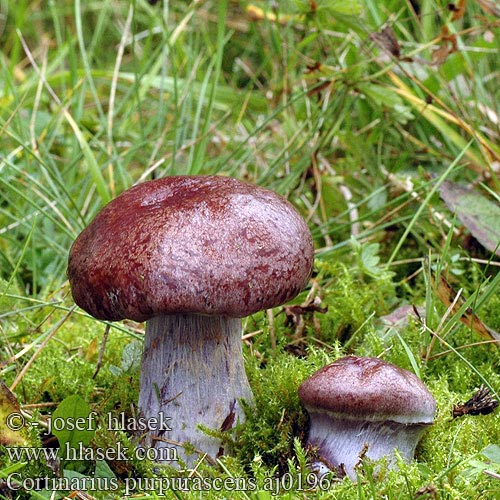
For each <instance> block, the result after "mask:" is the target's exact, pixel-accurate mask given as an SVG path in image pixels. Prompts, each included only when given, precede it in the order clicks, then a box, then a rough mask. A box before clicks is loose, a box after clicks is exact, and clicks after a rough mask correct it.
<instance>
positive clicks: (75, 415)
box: [52, 394, 95, 449]
mask: <svg viewBox="0 0 500 500" xmlns="http://www.w3.org/2000/svg"><path fill="white" fill-rule="evenodd" d="M89 415H90V406H89V405H88V404H87V403H86V402H85V401H84V400H83V399H82V398H81V397H80V396H78V395H76V394H75V395H73V396H68V397H67V398H66V399H64V400H63V401H62V402H61V403H60V404H59V406H58V407H57V409H56V411H54V413H53V414H52V424H53V425H52V433H53V434H54V436H56V437H57V440H58V441H59V446H60V448H61V449H62V448H64V447H65V445H66V443H68V446H69V447H70V448H76V447H77V446H78V444H80V443H82V445H87V444H88V443H90V441H91V440H92V438H93V437H94V433H95V429H94V428H93V427H92V425H90V422H89V419H88V417H89ZM56 424H57V425H56Z"/></svg>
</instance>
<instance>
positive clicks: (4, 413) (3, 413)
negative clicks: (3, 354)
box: [0, 380, 27, 446]
mask: <svg viewBox="0 0 500 500" xmlns="http://www.w3.org/2000/svg"><path fill="white" fill-rule="evenodd" d="M15 414H18V415H19V417H18V418H14V420H12V421H11V419H12V418H13V415H15ZM22 419H23V417H22V415H21V407H20V406H19V403H18V402H17V399H16V396H14V394H13V393H12V392H11V390H10V389H9V388H8V387H7V386H6V385H5V384H4V383H3V381H2V380H0V444H1V445H4V446H10V445H21V446H26V444H27V441H26V438H25V437H24V435H23V434H24V432H23V431H24V429H20V430H19V431H18V430H13V429H12V428H10V427H11V425H16V426H17V425H18V424H20V423H21V422H22ZM9 422H10V423H11V425H9Z"/></svg>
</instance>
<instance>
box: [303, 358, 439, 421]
mask: <svg viewBox="0 0 500 500" xmlns="http://www.w3.org/2000/svg"><path fill="white" fill-rule="evenodd" d="M299 397H300V399H301V401H302V403H303V404H304V405H305V406H306V407H307V409H308V411H311V412H319V411H327V412H329V413H331V414H334V415H336V416H338V417H341V418H344V419H359V420H361V419H362V420H370V421H382V420H384V421H393V422H398V423H404V424H431V423H432V422H433V421H434V415H435V413H436V402H435V400H434V398H433V396H432V394H431V393H430V392H429V390H428V389H427V387H425V385H424V384H423V383H422V381H421V380H420V379H419V378H418V377H417V376H416V375H414V374H413V373H411V372H409V371H407V370H403V369H402V368H400V367H398V366H396V365H393V364H392V363H387V362H386V361H383V360H381V359H378V358H369V357H357V356H346V357H344V358H340V359H338V360H336V361H335V362H333V363H331V364H329V365H327V366H324V367H323V368H321V369H320V370H319V371H317V372H316V373H314V374H313V375H312V376H311V377H309V378H308V379H307V380H305V381H304V382H303V383H302V384H301V385H300V387H299Z"/></svg>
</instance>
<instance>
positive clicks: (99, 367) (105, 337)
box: [92, 324, 111, 379]
mask: <svg viewBox="0 0 500 500" xmlns="http://www.w3.org/2000/svg"><path fill="white" fill-rule="evenodd" d="M110 329H111V325H109V324H108V325H106V329H105V330H104V335H103V336H102V342H101V347H100V349H99V357H98V358H97V366H96V369H95V372H94V375H92V378H93V379H95V378H96V377H97V374H98V373H99V370H100V369H101V365H102V358H103V357H104V350H105V349H106V342H107V341H108V335H109V330H110Z"/></svg>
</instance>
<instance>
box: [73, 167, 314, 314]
mask: <svg viewBox="0 0 500 500" xmlns="http://www.w3.org/2000/svg"><path fill="white" fill-rule="evenodd" d="M312 265H313V244H312V237H311V233H310V231H309V229H308V227H307V225H306V223H305V222H304V220H303V219H302V217H301V216H300V215H299V213H298V212H297V211H296V210H295V208H294V207H293V206H292V205H291V204H290V203H289V202H288V201H286V200H285V199H284V198H282V197H281V196H279V195H277V194H276V193H274V192H272V191H269V190H267V189H264V188H261V187H258V186H254V185H251V184H248V183H245V182H241V181H238V180H236V179H232V178H229V177H220V176H173V177H165V178H162V179H157V180H154V181H149V182H144V183H142V184H138V185H136V186H134V187H132V188H131V189H129V190H127V191H125V192H123V193H122V194H121V195H119V196H118V197H117V198H115V199H114V200H112V201H111V202H110V203H109V204H108V205H106V206H105V207H104V208H103V209H102V210H101V212H100V213H99V214H98V215H97V216H96V217H95V219H94V220H93V221H92V222H91V223H90V224H89V225H88V226H87V228H86V229H84V230H83V231H82V233H81V234H80V235H79V236H78V238H77V239H76V240H75V242H74V243H73V246H72V247H71V250H70V254H69V262H68V278H69V282H70V285H71V290H72V294H73V298H74V300H75V302H76V303H77V304H78V305H79V306H80V307H81V308H82V309H84V310H85V311H87V312H88V313H89V314H91V315H92V316H94V317H95V318H98V319H105V320H110V321H116V320H120V319H124V318H128V319H132V320H135V321H146V320H148V319H149V318H151V317H153V316H157V315H162V314H206V315H223V316H229V317H243V316H247V315H249V314H252V313H254V312H256V311H259V310H261V309H267V308H271V307H275V306H277V305H279V304H282V303H284V302H287V301H288V300H290V299H292V298H293V297H295V296H296V295H297V294H298V293H299V292H300V291H301V290H302V288H303V287H304V286H305V285H306V284H307V281H308V280H309V278H310V276H311V272H312Z"/></svg>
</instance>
